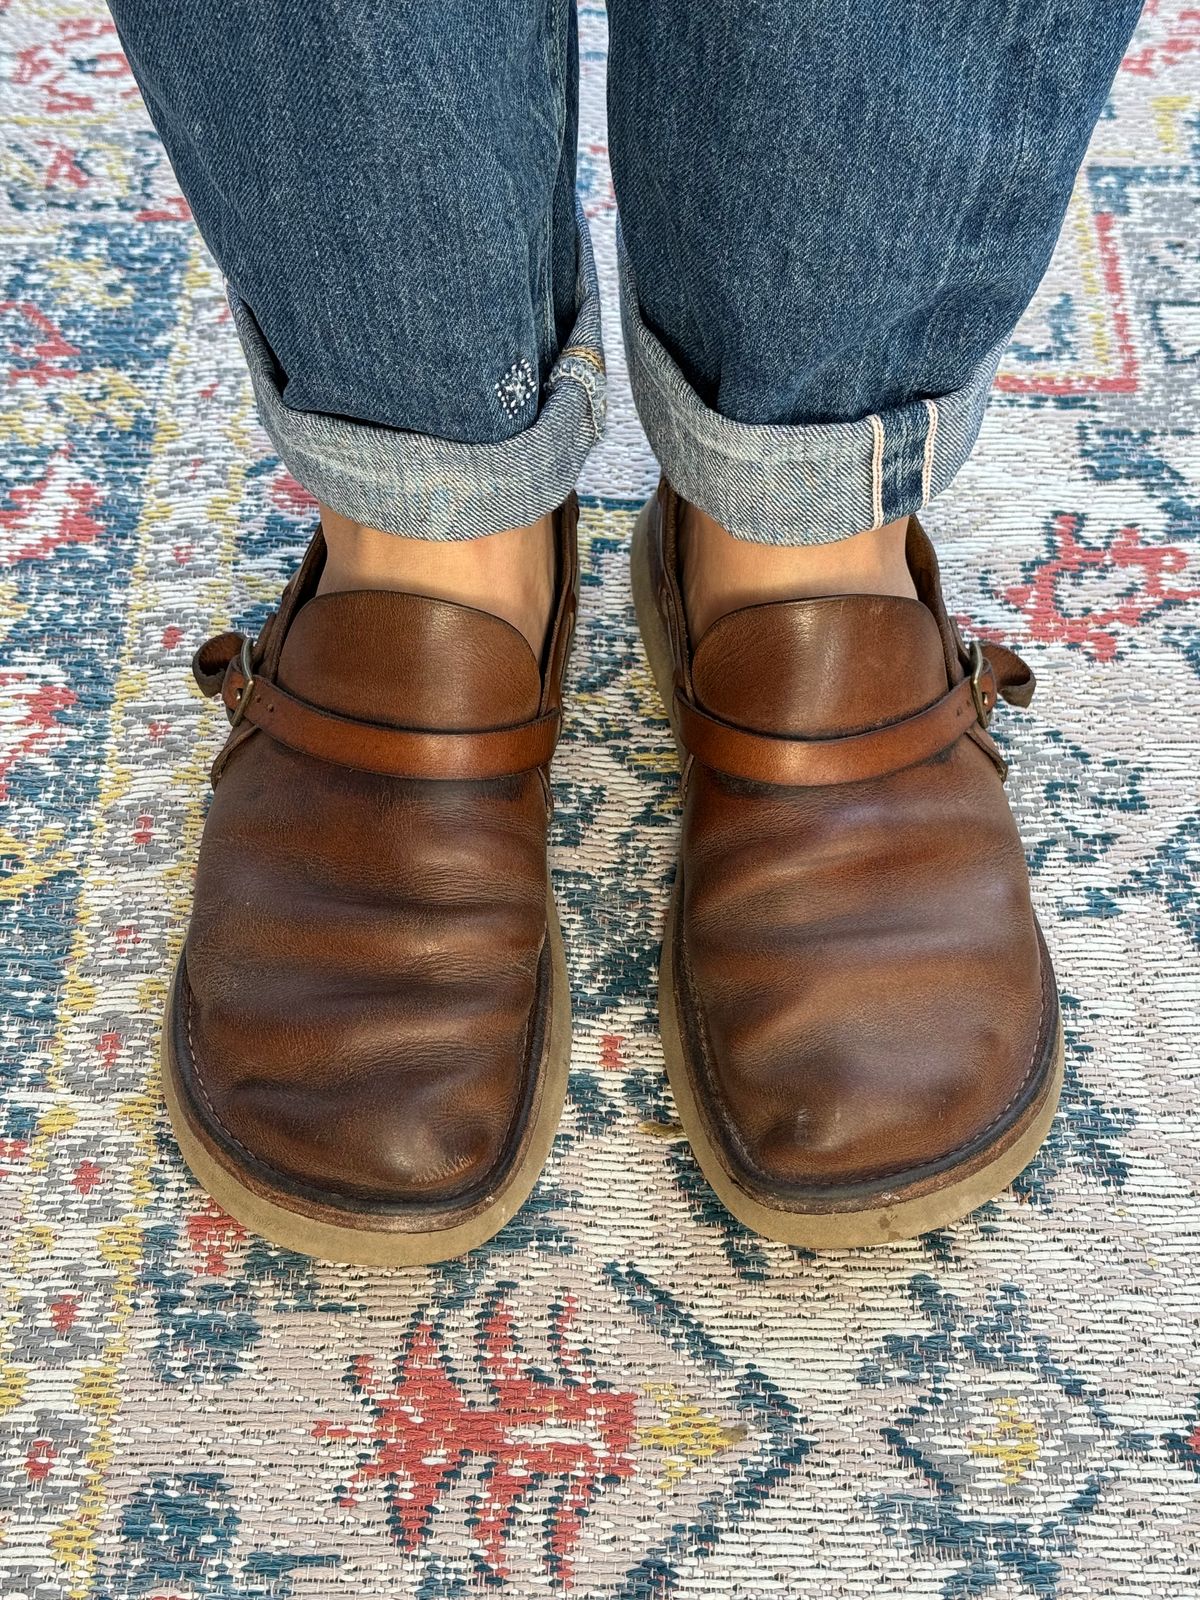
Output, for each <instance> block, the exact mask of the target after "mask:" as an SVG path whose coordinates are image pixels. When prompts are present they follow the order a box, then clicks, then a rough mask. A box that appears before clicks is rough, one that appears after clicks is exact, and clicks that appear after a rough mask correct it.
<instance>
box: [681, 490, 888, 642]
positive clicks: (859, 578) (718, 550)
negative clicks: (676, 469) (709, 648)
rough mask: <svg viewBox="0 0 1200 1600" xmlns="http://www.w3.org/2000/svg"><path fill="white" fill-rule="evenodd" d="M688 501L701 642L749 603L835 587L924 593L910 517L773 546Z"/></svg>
mask: <svg viewBox="0 0 1200 1600" xmlns="http://www.w3.org/2000/svg"><path fill="white" fill-rule="evenodd" d="M680 506H681V511H680V523H679V556H680V564H681V568H682V574H683V578H682V587H683V599H684V605H685V608H686V611H687V619H688V628H689V631H690V633H691V637H692V640H693V642H695V643H698V642H699V641H700V640H701V639H702V638H703V637H704V635H705V634H706V633H707V632H708V630H709V628H710V627H711V626H712V624H713V623H714V622H716V621H717V619H718V618H719V617H724V616H727V615H728V614H729V613H730V612H731V611H737V610H739V609H740V608H741V607H742V606H753V605H762V604H763V603H764V602H766V601H770V600H806V599H811V598H813V597H814V596H817V595H827V594H892V595H905V596H907V597H908V598H909V599H911V598H912V597H913V595H914V594H915V593H916V590H915V589H914V588H913V581H912V574H911V573H910V572H909V570H908V562H907V560H906V559H905V554H904V540H905V533H906V531H907V527H908V519H907V518H902V519H901V520H900V521H899V522H889V523H887V524H886V525H885V526H884V527H882V528H872V529H870V530H868V531H867V532H865V533H855V534H851V535H850V536H849V537H848V538H845V539H837V540H834V541H833V542H832V543H830V544H809V545H769V544H761V543H759V542H757V541H754V540H750V539H736V538H734V536H733V535H732V534H731V533H727V532H726V530H725V529H724V528H723V527H722V526H721V524H720V523H719V522H716V521H715V520H714V519H713V518H712V517H710V516H709V515H708V513H707V512H706V511H701V510H700V508H699V507H698V506H694V505H691V504H690V503H689V502H687V501H681V502H680Z"/></svg>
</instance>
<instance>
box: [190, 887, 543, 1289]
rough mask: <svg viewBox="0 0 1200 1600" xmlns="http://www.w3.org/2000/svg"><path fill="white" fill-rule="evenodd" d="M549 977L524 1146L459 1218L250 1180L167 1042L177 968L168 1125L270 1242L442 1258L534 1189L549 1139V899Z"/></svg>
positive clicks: (486, 1230)
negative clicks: (545, 1032) (307, 1200)
mask: <svg viewBox="0 0 1200 1600" xmlns="http://www.w3.org/2000/svg"><path fill="white" fill-rule="evenodd" d="M547 911H548V921H547V938H548V939H549V941H550V954H551V982H550V1008H551V1016H550V1022H549V1038H548V1040H547V1045H546V1050H545V1054H544V1057H543V1061H542V1064H541V1067H540V1069H539V1083H538V1086H537V1088H536V1090H535V1099H534V1104H533V1106H532V1107H531V1108H530V1125H529V1131H528V1134H527V1136H526V1139H525V1141H524V1146H523V1148H522V1150H521V1152H520V1154H519V1156H518V1157H517V1159H516V1160H515V1161H514V1162H513V1163H512V1165H511V1166H510V1167H509V1168H508V1169H507V1170H506V1171H505V1173H504V1174H503V1176H502V1177H501V1179H500V1180H499V1181H498V1183H497V1187H496V1189H495V1191H494V1193H492V1194H490V1195H488V1196H487V1197H486V1198H485V1199H483V1200H482V1201H479V1202H476V1203H475V1204H474V1206H473V1208H472V1210H471V1212H470V1214H469V1215H468V1216H466V1217H464V1219H463V1220H462V1221H459V1222H450V1223H448V1224H446V1225H443V1226H437V1227H430V1228H424V1229H423V1228H421V1227H420V1226H418V1225H415V1224H416V1221H417V1216H418V1215H419V1214H417V1213H415V1212H414V1214H412V1215H409V1216H407V1217H406V1216H404V1215H403V1213H402V1212H399V1211H397V1210H393V1211H392V1212H390V1213H386V1214H385V1213H378V1212H377V1213H373V1212H371V1211H370V1210H369V1209H364V1210H359V1211H356V1212H354V1213H353V1214H351V1213H346V1221H345V1222H341V1221H336V1220H330V1219H329V1215H328V1214H329V1211H330V1209H331V1208H330V1207H329V1206H322V1207H321V1209H322V1211H323V1212H324V1213H325V1216H323V1217H315V1216H311V1215H309V1214H307V1212H306V1211H304V1210H302V1209H299V1206H300V1205H302V1204H303V1202H299V1203H298V1202H297V1200H296V1199H295V1198H294V1197H292V1196H290V1195H288V1194H287V1193H285V1192H282V1191H280V1192H277V1193H270V1192H268V1193H264V1192H263V1191H264V1184H263V1182H262V1180H261V1178H256V1179H255V1181H254V1183H253V1184H250V1183H248V1182H247V1181H246V1179H245V1178H244V1177H243V1176H242V1175H240V1174H239V1171H238V1167H237V1162H236V1160H235V1158H234V1157H233V1156H232V1154H230V1153H228V1152H226V1151H225V1150H224V1149H218V1147H217V1144H216V1141H215V1139H214V1138H213V1136H212V1135H211V1134H210V1133H208V1131H207V1130H204V1129H202V1127H201V1125H200V1122H199V1119H198V1118H197V1116H196V1114H195V1112H194V1111H193V1110H192V1108H191V1105H190V1096H189V1094H188V1091H187V1089H186V1087H185V1085H184V1084H183V1082H182V1081H181V1079H180V1076H179V1073H178V1070H177V1068H176V1065H175V1061H174V1052H173V1051H172V1049H171V1027H170V1018H171V1015H172V1011H173V1007H174V1003H175V989H176V987H177V985H178V981H179V975H178V970H177V972H176V977H175V982H174V983H172V985H171V996H170V998H169V999H168V1002H167V1013H166V1016H167V1021H166V1024H165V1025H164V1027H163V1033H162V1082H163V1093H164V1096H165V1099H166V1102H167V1110H168V1112H169V1113H170V1117H171V1126H172V1128H173V1129H174V1132H175V1137H176V1139H177V1140H178V1141H179V1148H180V1150H181V1151H182V1153H183V1159H184V1160H185V1161H186V1162H187V1164H188V1166H189V1167H190V1169H191V1171H192V1173H193V1174H194V1176H195V1177H196V1179H197V1181H198V1182H199V1183H200V1184H201V1186H202V1187H203V1188H204V1189H206V1190H207V1191H208V1193H209V1194H210V1195H211V1196H212V1198H213V1199H214V1200H215V1201H216V1202H217V1204H218V1205H219V1206H221V1207H222V1209H223V1210H225V1211H227V1212H228V1213H229V1215H230V1216H231V1217H233V1218H234V1219H235V1220H236V1221H238V1222H240V1223H241V1224H242V1226H243V1227H245V1228H248V1229H249V1230H250V1231H251V1232H252V1233H256V1234H260V1235H261V1236H262V1237H263V1238H264V1239H267V1240H269V1241H270V1242H271V1243H272V1244H277V1245H282V1246H283V1247H284V1248H285V1249H288V1250H296V1251H298V1252H299V1253H300V1254H302V1255H306V1256H314V1257H316V1258H317V1259H318V1260H320V1261H332V1262H339V1263H342V1264H345V1265H350V1266H363V1267H415V1266H426V1265H430V1264H431V1263H433V1262H437V1261H450V1260H453V1259H454V1257H456V1256H461V1255H464V1254H466V1252H467V1251H469V1250H474V1249H475V1248H476V1247H477V1246H478V1245H481V1244H484V1243H485V1242H486V1241H487V1240H488V1239H490V1238H492V1236H493V1235H494V1234H497V1233H499V1231H500V1229H501V1228H503V1227H504V1225H505V1223H507V1222H508V1221H510V1219H511V1218H512V1217H514V1216H515V1215H516V1213H517V1212H518V1211H519V1210H520V1208H521V1206H522V1205H524V1203H525V1201H526V1200H527V1199H528V1198H529V1196H530V1194H531V1193H532V1192H533V1188H534V1185H535V1184H536V1183H537V1180H538V1177H539V1175H540V1173H541V1171H542V1168H543V1167H544V1166H545V1163H546V1158H547V1156H548V1155H549V1154H550V1147H551V1145H552V1144H553V1142H554V1135H555V1132H556V1131H557V1128H558V1124H559V1119H560V1117H561V1115H562V1108H563V1102H564V1099H565V1097H566V1091H567V1075H568V1072H569V1069H570V1062H571V1005H570V989H569V986H568V981H567V965H566V960H565V957H564V954H563V943H562V933H561V930H560V928H559V924H558V916H557V913H556V912H555V908H554V902H553V900H552V899H551V900H549V901H548V905H547Z"/></svg>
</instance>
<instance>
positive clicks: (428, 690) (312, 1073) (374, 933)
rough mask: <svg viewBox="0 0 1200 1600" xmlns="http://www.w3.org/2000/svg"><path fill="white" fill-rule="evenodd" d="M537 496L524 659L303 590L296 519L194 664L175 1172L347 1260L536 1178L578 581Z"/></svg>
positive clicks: (443, 1226) (510, 1197) (391, 1258)
mask: <svg viewBox="0 0 1200 1600" xmlns="http://www.w3.org/2000/svg"><path fill="white" fill-rule="evenodd" d="M576 514H577V512H576V505H575V502H574V500H573V499H572V500H571V501H570V502H568V504H567V505H566V506H564V507H563V508H562V510H561V511H560V512H559V513H558V518H557V529H558V548H559V593H558V599H557V603H556V611H555V616H554V619H553V622H552V626H551V633H550V639H549V642H548V644H547V648H546V655H545V662H544V664H543V665H539V663H538V662H537V660H536V659H535V658H534V655H533V653H532V651H531V650H530V648H529V646H528V644H527V643H526V642H525V640H524V639H523V638H522V636H521V635H520V634H519V633H518V632H517V631H516V630H515V629H514V628H512V627H510V626H509V625H508V624H507V623H506V622H503V621H501V620H500V619H499V618H497V617H493V616H488V615H486V614H484V613H483V612H479V611H474V610H471V609H470V608H468V607H466V606H459V605H453V604H450V603H449V602H445V601H441V600H431V599H426V598H423V597H419V596H415V595H407V594H391V593H382V592H370V593H366V592H363V593H333V594H328V595H320V596H318V595H317V593H316V590H317V584H318V580H319V578H320V574H321V569H322V566H323V564H324V560H325V545H324V540H323V538H322V535H321V534H320V532H318V533H317V535H316V537H315V538H314V540H313V542H312V544H311V546H310V547H309V550H308V554H307V555H306V557H305V559H304V562H303V565H302V566H301V568H300V570H299V572H298V573H297V575H296V576H295V577H294V578H293V580H292V581H291V583H289V584H288V586H287V589H286V590H285V591H284V596H283V601H282V603H281V605H280V608H279V610H278V611H277V612H275V613H274V614H273V615H272V616H271V617H270V618H269V619H268V621H267V623H266V625H265V626H264V628H263V630H262V632H261V633H260V635H259V637H258V639H257V641H255V643H254V644H253V645H251V644H250V643H249V641H248V640H245V639H243V638H242V637H241V635H238V634H223V635H221V636H220V637H218V638H216V639H213V640H210V642H209V643H208V644H206V645H205V646H204V647H203V648H202V649H201V650H200V651H199V652H198V654H197V657H196V660H195V663H194V670H195V673H196V678H197V681H198V682H199V683H200V686H201V688H202V689H204V691H205V692H206V693H207V694H210V695H217V694H219V695H220V696H221V698H222V699H223V701H224V703H225V705H226V707H227V708H228V711H229V715H230V720H231V723H232V727H231V730H230V734H229V738H228V741H227V742H226V744H225V747H224V749H223V750H222V751H221V754H220V755H219V756H218V758H217V761H216V764H215V766H214V768H213V784H214V789H215V793H214V796H213V802H212V807H211V809H210V811H209V815H208V820H207V823H206V825H205V829H204V838H203V841H202V843H201V846H200V856H199V862H198V866H197V874H196V893H195V904H194V908H193V912H192V918H191V924H190V927H189V929H188V935H187V940H186V943H185V946H184V950H183V953H182V955H181V957H180V961H179V966H178V969H177V971H176V975H175V981H174V985H173V987H172V992H171V999H170V1002H169V1006H168V1011H167V1020H166V1027H165V1030H164V1038H163V1066H164V1079H165V1084H166V1094H167V1101H168V1105H169V1107H170V1112H171V1118H172V1121H173V1123H174V1126H175V1131H176V1134H177V1135H178V1138H179V1143H180V1145H181V1147H182V1149H183V1153H184V1156H185V1158H186V1159H187V1162H188V1164H189V1166H190V1167H191V1168H192V1171H193V1172H194V1173H195V1174H196V1176H197V1177H198V1178H199V1180H200V1181H201V1183H202V1184H204V1186H205V1187H206V1188H207V1189H208V1190H209V1191H210V1193H211V1194H212V1195H213V1196H214V1198H215V1199H216V1200H217V1201H218V1202H219V1203H220V1204H221V1205H222V1206H224V1207H225V1208H226V1210H228V1211H229V1212H230V1213H231V1214H232V1215H233V1216H234V1217H236V1218H237V1219H238V1220H239V1221H241V1222H243V1223H244V1224H246V1226H248V1227H250V1228H252V1229H254V1230H255V1231H256V1232H258V1233H261V1234H264V1235H265V1236H266V1237H267V1238H268V1239H271V1240H274V1241H275V1242H276V1243H278V1244H282V1245H286V1246H288V1247H290V1248H291V1249H294V1250H300V1251H304V1252H306V1253H307V1254H310V1255H315V1256H320V1257H323V1258H326V1259H329V1260H335V1261H347V1262H361V1263H364V1264H367V1265H404V1264H411V1263H417V1262H429V1261H439V1260H444V1259H446V1258H449V1257H451V1256H456V1255H459V1254H461V1253H462V1252H463V1251H465V1250H469V1249H471V1248H472V1247H473V1246H475V1245H478V1244H480V1243H481V1242H482V1241H483V1240H485V1239H487V1238H489V1237H490V1236H491V1235H492V1234H494V1233H495V1232H496V1231H497V1230H498V1229H499V1228H500V1227H502V1226H503V1224H504V1223H505V1222H507V1221H508V1219H509V1218H510V1217H511V1216H512V1215H513V1213H514V1212H515V1211H516V1210H517V1208H518V1207H519V1206H520V1205H521V1203H522V1202H523V1201H524V1199H525V1198H526V1196H527V1195H528V1194H529V1192H530V1190H531V1189H532V1188H533V1185H534V1183H535V1181H536V1179H537V1176H538V1173H539V1171H540V1170H541V1167H542V1164H543V1162H544V1161H545V1158H546V1155H547V1153H548V1152H549V1149H550V1144H551V1141H552V1139H553V1137H554V1131H555V1129H556V1127H557V1125H558V1120H559V1115H560V1113H561V1110H562V1103H563V1096H564V1093H565V1089H566V1079H567V1068H568V1062H569V1057H570V1033H571V1030H570V1005H569V998H568V990H567V977H566V967H565V964H564V961H563V951H562V940H561V937H560V934H559V929H558V922H557V918H556V916H555V912H554V905H553V901H552V899H551V896H550V886H549V875H548V871H547V863H546V826H547V819H548V815H549V804H550V786H549V765H550V758H551V755H552V753H553V750H554V746H555V742H556V740H557V737H558V730H559V722H560V716H561V704H562V679H563V672H564V669H565V665H566V659H567V653H568V650H569V647H570V640H571V631H572V627H573V623H574V615H575V601H576V592H577V570H576V553H575V523H576Z"/></svg>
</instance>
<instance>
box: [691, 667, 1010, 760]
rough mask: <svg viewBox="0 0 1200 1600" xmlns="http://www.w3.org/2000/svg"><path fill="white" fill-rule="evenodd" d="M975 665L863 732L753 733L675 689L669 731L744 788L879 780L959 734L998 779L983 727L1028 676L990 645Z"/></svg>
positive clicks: (997, 757)
mask: <svg viewBox="0 0 1200 1600" xmlns="http://www.w3.org/2000/svg"><path fill="white" fill-rule="evenodd" d="M976 663H977V664H976V667H975V670H974V671H973V672H972V674H971V675H970V676H969V677H965V678H963V679H962V680H961V681H960V682H959V683H956V684H955V685H954V687H953V688H952V689H950V690H949V692H948V693H947V694H945V695H943V696H942V698H941V699H940V700H935V701H934V703H933V704H932V705H931V706H926V708H925V709H924V710H923V711H918V712H915V713H914V714H913V715H912V716H911V717H903V718H901V719H900V720H899V721H897V722H888V723H884V724H883V726H882V727H879V728H869V729H867V730H866V731H865V732H862V733H849V734H842V735H839V736H836V737H833V738H818V739H805V738H793V737H790V736H781V735H776V734H767V733H755V732H752V731H751V730H750V729H748V728H740V727H737V726H736V725H735V724H733V723H729V722H724V721H722V720H721V719H720V718H719V717H714V716H711V715H710V714H709V713H708V712H707V711H703V710H701V708H700V707H699V706H697V705H696V704H694V702H692V701H691V700H689V699H688V698H687V697H686V696H685V695H684V694H683V693H682V691H681V690H679V689H677V690H676V692H675V725H676V728H677V730H678V733H679V737H680V739H681V740H682V741H683V745H684V748H685V749H686V750H687V752H688V754H689V755H690V756H693V757H694V758H695V759H696V760H697V761H698V762H700V763H701V765H702V766H706V767H710V768H712V769H713V770H714V771H717V772H722V773H724V774H725V775H726V776H727V777H731V778H741V779H744V780H745V781H747V782H749V783H770V784H778V785H781V786H784V787H790V788H811V787H818V786H824V785H827V784H835V783H859V782H862V781H863V780H865V779H869V778H882V777H885V776H886V775H887V774H888V773H892V772H899V771H900V770H901V769H902V768H904V767H911V766H915V765H917V763H919V762H921V761H928V760H929V759H931V757H933V756H936V755H938V754H940V753H941V751H943V750H946V749H948V748H949V747H950V746H951V745H952V744H954V743H955V742H956V741H957V740H958V739H960V738H962V737H963V735H964V734H969V735H971V736H972V737H973V738H974V740H975V742H976V743H977V744H978V745H979V746H980V748H981V749H982V750H983V751H984V752H985V754H987V755H988V756H989V757H990V759H991V760H992V761H993V762H995V764H996V766H997V767H998V768H999V770H1000V774H1001V776H1002V777H1003V776H1004V775H1005V774H1006V772H1007V768H1006V766H1005V763H1004V759H1003V757H1002V756H1001V754H1000V752H999V750H998V749H997V747H996V744H995V742H994V741H993V740H992V739H991V737H990V736H989V735H988V733H987V724H988V721H989V719H990V717H991V714H992V712H993V710H994V709H995V706H996V699H997V695H998V694H999V693H1001V692H1006V691H1011V693H1012V694H1013V696H1014V698H1016V697H1021V698H1027V697H1028V696H1027V693H1026V685H1027V684H1028V685H1029V688H1028V693H1032V675H1031V674H1030V673H1029V670H1028V668H1027V667H1026V666H1025V664H1024V662H1022V661H1021V660H1020V658H1019V657H1018V656H1016V655H1014V654H1013V652H1012V651H1009V650H1004V651H1003V652H1002V653H1001V652H999V651H996V650H994V649H993V647H991V646H986V647H983V648H982V649H979V651H978V655H977V657H976ZM997 665H998V666H999V672H1000V674H1001V676H1000V680H999V683H998V681H997Z"/></svg>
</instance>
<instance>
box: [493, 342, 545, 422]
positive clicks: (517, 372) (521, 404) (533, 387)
mask: <svg viewBox="0 0 1200 1600" xmlns="http://www.w3.org/2000/svg"><path fill="white" fill-rule="evenodd" d="M536 393H537V378H536V376H535V375H534V371H533V368H532V367H531V366H530V365H529V362H528V361H526V360H525V358H524V356H522V358H521V359H520V361H514V362H513V364H512V366H511V367H509V369H508V371H507V372H506V373H505V374H504V376H503V377H502V378H501V379H500V382H499V383H498V384H497V385H496V398H497V399H498V400H499V401H500V404H501V405H502V406H503V407H504V409H505V411H507V412H508V414H509V416H510V417H517V416H520V414H521V412H522V411H523V410H524V409H525V405H526V402H527V401H528V400H529V399H530V398H531V397H532V396H533V395H535V394H536Z"/></svg>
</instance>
